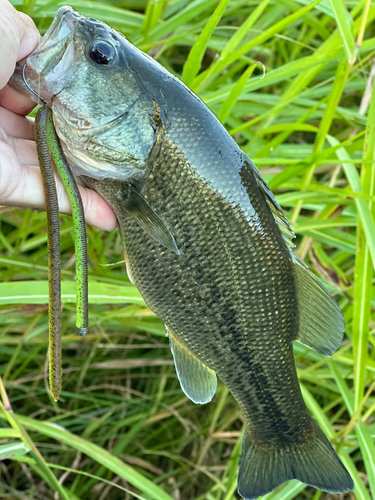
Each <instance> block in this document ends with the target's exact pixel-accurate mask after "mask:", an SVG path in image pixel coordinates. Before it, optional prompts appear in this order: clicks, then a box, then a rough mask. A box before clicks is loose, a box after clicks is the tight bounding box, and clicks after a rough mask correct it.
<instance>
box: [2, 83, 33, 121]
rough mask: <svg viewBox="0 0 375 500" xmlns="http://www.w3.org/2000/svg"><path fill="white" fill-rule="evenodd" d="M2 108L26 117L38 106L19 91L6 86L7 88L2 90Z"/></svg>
mask: <svg viewBox="0 0 375 500" xmlns="http://www.w3.org/2000/svg"><path fill="white" fill-rule="evenodd" d="M0 106H2V107H3V108H6V109H8V110H9V111H13V112H14V113H17V114H18V115H22V116H25V115H28V114H29V113H30V111H31V110H32V109H34V108H35V106H36V104H35V102H34V101H32V100H31V99H30V97H27V96H26V95H24V94H22V93H21V92H20V91H19V90H17V89H15V88H14V87H11V86H10V85H5V87H4V88H3V89H1V90H0Z"/></svg>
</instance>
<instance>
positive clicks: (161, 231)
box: [125, 184, 180, 255]
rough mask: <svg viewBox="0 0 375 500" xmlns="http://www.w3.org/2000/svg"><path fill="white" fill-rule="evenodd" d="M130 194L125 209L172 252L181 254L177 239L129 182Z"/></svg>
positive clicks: (152, 236) (148, 232)
mask: <svg viewBox="0 0 375 500" xmlns="http://www.w3.org/2000/svg"><path fill="white" fill-rule="evenodd" d="M129 189H130V194H129V197H128V199H127V202H126V206H125V210H126V211H127V212H128V214H129V215H131V216H132V217H134V219H135V220H136V221H137V222H138V224H139V225H140V226H141V228H142V229H144V230H145V231H146V233H147V234H148V235H149V236H150V237H151V238H152V239H154V240H155V241H157V242H158V243H160V244H161V245H163V246H165V247H166V248H168V249H169V250H172V252H174V253H176V254H177V255H180V252H179V250H178V248H177V245H176V242H175V239H174V238H173V236H172V234H171V233H170V231H169V229H168V228H167V226H166V225H165V224H164V222H163V221H162V220H161V218H160V217H159V216H158V215H157V214H156V213H155V212H154V211H153V209H152V208H151V207H150V205H149V204H148V203H147V201H146V200H145V199H144V198H142V196H141V195H140V194H139V193H138V192H137V191H136V190H135V189H134V188H133V186H131V185H130V184H129Z"/></svg>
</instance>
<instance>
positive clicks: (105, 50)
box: [90, 42, 113, 64]
mask: <svg viewBox="0 0 375 500" xmlns="http://www.w3.org/2000/svg"><path fill="white" fill-rule="evenodd" d="M90 56H91V59H92V60H93V61H95V62H96V63H97V64H109V63H110V61H111V60H112V58H113V50H112V47H111V46H110V45H108V43H105V42H97V43H95V44H94V45H93V47H92V49H91V53H90Z"/></svg>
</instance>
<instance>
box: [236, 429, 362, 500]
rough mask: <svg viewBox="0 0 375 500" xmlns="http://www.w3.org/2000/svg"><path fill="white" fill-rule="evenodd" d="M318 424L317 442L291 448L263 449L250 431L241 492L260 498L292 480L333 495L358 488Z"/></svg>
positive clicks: (249, 498)
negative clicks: (252, 437)
mask: <svg viewBox="0 0 375 500" xmlns="http://www.w3.org/2000/svg"><path fill="white" fill-rule="evenodd" d="M314 424H315V429H314V439H311V440H310V441H309V442H308V443H303V444H299V445H294V446H288V447H279V448H276V447H272V446H267V445H265V446H261V445H259V444H256V443H255V442H254V441H252V439H251V432H246V434H245V437H244V440H243V443H242V455H241V462H240V473H239V476H238V493H239V494H240V495H241V496H242V498H244V499H245V500H253V499H255V498H258V497H260V496H262V495H265V494H266V493H269V492H270V491H273V490H274V489H275V488H277V487H278V486H280V485H281V484H283V483H284V482H285V481H288V480H289V479H299V480H300V481H301V482H302V483H306V484H308V485H310V486H313V487H314V488H317V489H320V490H323V491H328V492H330V493H344V492H346V491H352V490H353V489H354V483H353V480H352V478H351V477H350V475H349V473H348V471H347V470H346V469H345V467H344V465H343V464H342V462H341V460H340V459H339V457H338V456H337V455H336V452H335V451H334V449H333V448H332V446H331V444H330V442H329V441H328V439H327V438H326V437H325V435H324V434H323V432H322V431H321V430H320V428H319V426H318V425H317V424H316V422H315V421H314Z"/></svg>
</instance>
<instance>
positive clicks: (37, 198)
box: [0, 142, 116, 231]
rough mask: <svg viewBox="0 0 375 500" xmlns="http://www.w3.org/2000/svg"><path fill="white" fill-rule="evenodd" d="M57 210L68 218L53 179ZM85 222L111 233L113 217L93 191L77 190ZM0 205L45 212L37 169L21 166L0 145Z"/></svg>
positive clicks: (60, 187)
mask: <svg viewBox="0 0 375 500" xmlns="http://www.w3.org/2000/svg"><path fill="white" fill-rule="evenodd" d="M56 189H57V195H58V200H59V210H60V212H62V213H65V214H68V215H70V214H71V210H70V205H69V200H68V196H67V194H66V191H65V189H64V186H63V184H62V182H61V180H60V178H56ZM79 190H80V193H81V197H82V203H83V207H84V211H85V219H86V222H87V223H88V224H90V225H92V226H95V227H97V228H99V229H104V230H106V231H113V229H115V227H116V216H115V214H114V213H113V211H112V209H111V208H110V207H109V205H108V204H107V203H106V202H105V201H104V200H103V198H102V197H101V196H99V195H98V193H96V192H95V191H92V190H91V189H87V188H84V187H81V186H79ZM0 203H1V204H3V205H10V206H19V207H32V208H36V209H38V210H45V199H44V192H43V182H42V178H41V175H40V169H39V167H36V166H27V167H25V166H22V165H21V164H20V162H19V161H18V159H17V157H16V155H15V153H14V151H13V150H12V148H11V147H10V146H9V145H8V144H5V143H3V142H0Z"/></svg>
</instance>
